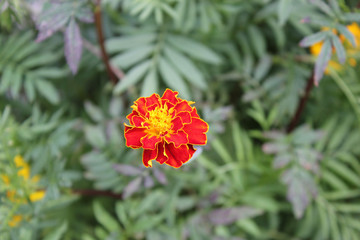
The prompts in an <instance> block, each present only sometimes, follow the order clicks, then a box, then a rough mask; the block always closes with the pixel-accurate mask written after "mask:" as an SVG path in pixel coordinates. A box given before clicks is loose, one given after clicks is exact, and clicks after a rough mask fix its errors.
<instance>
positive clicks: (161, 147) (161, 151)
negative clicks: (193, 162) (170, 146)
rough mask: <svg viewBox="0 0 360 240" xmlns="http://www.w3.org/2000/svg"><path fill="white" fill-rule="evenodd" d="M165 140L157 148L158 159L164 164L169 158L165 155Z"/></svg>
mask: <svg viewBox="0 0 360 240" xmlns="http://www.w3.org/2000/svg"><path fill="white" fill-rule="evenodd" d="M164 144H165V142H162V143H159V144H158V148H157V150H158V151H157V157H156V161H158V162H159V163H160V164H163V163H164V162H166V161H167V160H168V159H169V158H168V157H167V156H166V155H165V154H166V153H165V148H164Z"/></svg>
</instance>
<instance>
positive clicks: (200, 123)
mask: <svg viewBox="0 0 360 240" xmlns="http://www.w3.org/2000/svg"><path fill="white" fill-rule="evenodd" d="M191 120H192V122H191V123H190V124H186V125H184V128H183V130H184V131H185V132H186V133H187V135H188V139H189V144H194V145H205V144H206V134H205V133H206V132H207V131H208V130H209V126H208V124H207V123H206V122H205V121H204V120H201V119H199V118H192V119H191Z"/></svg>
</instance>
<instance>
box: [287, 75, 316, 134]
mask: <svg viewBox="0 0 360 240" xmlns="http://www.w3.org/2000/svg"><path fill="white" fill-rule="evenodd" d="M313 87H314V71H313V72H312V73H311V75H310V77H309V78H308V81H307V84H306V87H305V93H304V95H303V96H302V97H301V99H300V101H299V104H298V107H297V109H296V112H295V114H294V116H293V118H292V119H291V121H290V123H289V125H288V127H287V129H286V132H287V133H291V132H292V131H293V130H294V129H295V127H296V125H297V123H298V121H299V119H300V116H301V113H302V112H303V111H304V108H305V105H306V102H307V100H308V99H309V96H310V92H311V89H312V88H313Z"/></svg>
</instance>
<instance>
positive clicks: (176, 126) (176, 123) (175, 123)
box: [171, 117, 184, 133]
mask: <svg viewBox="0 0 360 240" xmlns="http://www.w3.org/2000/svg"><path fill="white" fill-rule="evenodd" d="M171 123H172V128H171V130H173V131H174V132H175V133H176V132H177V131H179V130H180V129H182V128H183V127H184V124H183V122H182V121H181V118H180V117H176V118H174V119H173V120H172V121H171Z"/></svg>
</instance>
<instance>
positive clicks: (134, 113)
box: [126, 109, 139, 123]
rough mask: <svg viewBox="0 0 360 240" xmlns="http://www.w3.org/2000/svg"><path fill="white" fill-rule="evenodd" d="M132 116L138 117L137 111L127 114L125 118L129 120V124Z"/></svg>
mask: <svg viewBox="0 0 360 240" xmlns="http://www.w3.org/2000/svg"><path fill="white" fill-rule="evenodd" d="M134 116H139V113H138V112H137V111H135V109H134V110H133V111H132V112H131V113H130V114H129V115H127V116H126V118H127V119H129V120H130V123H131V119H132V118H133V117H134Z"/></svg>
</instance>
